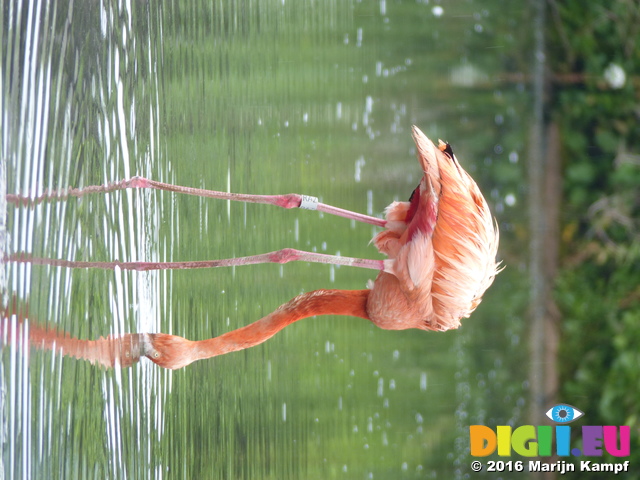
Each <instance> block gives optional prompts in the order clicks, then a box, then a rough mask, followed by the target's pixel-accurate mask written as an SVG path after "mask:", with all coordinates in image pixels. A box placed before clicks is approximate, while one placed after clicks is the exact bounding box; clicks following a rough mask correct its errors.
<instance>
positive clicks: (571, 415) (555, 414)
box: [545, 403, 584, 423]
mask: <svg viewBox="0 0 640 480" xmlns="http://www.w3.org/2000/svg"><path fill="white" fill-rule="evenodd" d="M545 415H546V416H547V417H549V418H550V419H551V420H553V421H554V422H556V423H569V422H573V421H574V420H577V419H578V418H580V417H581V416H583V415H584V412H583V411H582V410H580V409H578V408H576V407H572V406H571V405H567V404H566V403H565V404H562V403H561V404H558V405H556V406H554V407H551V408H550V409H549V411H548V412H547V413H546V414H545Z"/></svg>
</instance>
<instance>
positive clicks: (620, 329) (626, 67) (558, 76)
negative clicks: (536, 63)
mask: <svg viewBox="0 0 640 480" xmlns="http://www.w3.org/2000/svg"><path fill="white" fill-rule="evenodd" d="M549 6H550V8H549V11H550V22H549V26H550V33H549V54H550V55H549V59H550V67H551V69H552V70H553V72H554V74H553V77H554V79H555V83H554V88H553V94H552V95H553V96H552V98H551V102H550V109H549V112H550V115H551V116H552V119H551V120H552V121H556V122H558V124H559V125H560V128H561V131H562V142H563V144H562V149H563V151H562V154H563V159H564V165H563V168H564V201H563V218H562V230H561V235H562V238H561V240H562V258H561V262H562V264H561V271H560V275H559V277H558V280H557V285H556V295H557V301H558V305H559V307H560V309H561V312H562V317H563V319H562V325H561V329H562V343H561V350H560V358H559V365H560V366H561V367H560V368H561V391H560V392H559V398H561V399H563V401H567V402H575V405H576V406H579V408H581V409H582V410H584V411H585V413H587V414H588V421H589V424H592V425H598V424H600V425H607V424H609V425H623V424H626V425H630V426H631V427H632V431H633V432H634V433H633V434H632V442H634V443H635V442H637V433H638V428H639V427H640V401H639V396H638V387H639V386H640V121H639V120H640V118H639V117H640V102H639V100H640V93H639V91H638V87H639V86H640V79H639V78H638V70H639V68H640V4H638V3H637V2H635V1H631V0H616V1H604V0H600V1H594V2H583V1H580V0H569V1H564V2H562V3H560V2H555V1H551V2H549ZM612 75H613V76H614V77H612ZM616 75H617V76H616ZM631 451H632V458H630V460H631V463H632V464H634V463H638V462H639V461H640V453H638V449H637V448H634V447H633V446H632V449H631ZM634 452H635V453H634ZM636 475H637V474H636ZM636 478H638V477H636Z"/></svg>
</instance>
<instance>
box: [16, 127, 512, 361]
mask: <svg viewBox="0 0 640 480" xmlns="http://www.w3.org/2000/svg"><path fill="white" fill-rule="evenodd" d="M413 139H414V141H415V143H416V146H417V152H418V155H417V156H418V160H419V162H420V166H421V168H422V171H423V172H424V176H423V177H422V179H421V181H420V184H419V185H418V186H417V187H416V188H415V190H414V191H413V193H412V194H411V197H410V199H409V201H408V202H393V203H392V204H391V205H389V206H388V207H387V209H386V212H385V217H386V219H385V220H382V219H378V218H374V217H369V216H366V215H362V214H359V213H355V212H350V211H347V210H342V209H339V208H336V207H332V206H330V205H325V204H322V203H319V202H318V201H317V199H315V198H314V197H307V196H304V195H298V194H290V195H243V194H234V193H225V192H215V191H210V190H202V189H195V188H189V187H181V186H176V185H170V184H166V183H161V182H157V181H153V180H149V179H145V178H141V177H135V178H132V179H129V180H123V181H122V182H119V183H116V184H111V185H105V186H91V187H85V188H83V189H69V190H67V191H65V192H63V193H56V192H54V193H45V194H44V195H41V196H40V197H37V198H34V199H30V198H28V197H22V196H18V195H7V200H8V201H10V202H13V203H15V204H18V205H29V204H34V203H39V202H42V201H44V200H47V199H62V198H66V197H68V196H82V195H85V194H87V193H96V192H110V191H114V190H121V189H125V188H156V189H161V190H167V191H172V192H178V193H187V194H192V195H199V196H204V197H210V198H220V199H226V200H237V201H241V202H252V203H266V204H271V205H276V206H280V207H283V208H297V207H299V208H307V209H315V210H319V211H322V212H326V213H330V214H334V215H338V216H342V217H345V218H350V219H354V220H357V221H361V222H365V223H369V224H372V225H376V226H380V227H383V228H384V230H383V231H382V232H380V233H378V234H377V235H376V236H375V237H374V239H373V242H374V244H375V246H376V248H377V249H378V250H379V251H380V252H381V253H383V254H385V255H386V256H387V257H388V258H387V259H386V260H367V259H358V258H349V257H340V256H332V255H324V254H318V253H311V252H302V251H299V250H294V249H290V248H288V249H283V250H279V251H277V252H271V253H266V254H262V255H255V256H251V257H241V258H234V259H226V260H213V261H205V262H171V263H148V262H75V261H67V260H54V259H39V258H32V257H30V256H28V255H24V254H20V253H18V254H14V255H11V256H9V257H7V260H8V261H14V262H31V263H38V264H47V265H58V266H65V267H76V268H78V267H79V268H115V267H116V266H117V267H119V268H122V269H132V270H153V269H164V268H208V267H219V266H231V265H248V264H254V263H267V262H275V263H286V262H289V261H298V260H300V261H308V262H320V263H333V264H338V265H348V266H357V267H362V268H371V269H375V270H378V271H379V273H378V276H377V277H376V279H375V280H374V281H373V282H370V285H369V288H368V289H365V290H316V291H313V292H308V293H303V294H301V295H299V296H297V297H295V298H294V299H292V300H290V301H289V302H287V303H285V304H284V305H282V306H280V307H279V308H278V309H277V310H275V311H274V312H273V313H271V314H269V315H267V316H266V317H264V318H262V319H260V320H258V321H256V322H254V323H252V324H250V325H247V326H245V327H242V328H239V329H237V330H234V331H231V332H228V333H225V334H223V335H220V336H218V337H215V338H211V339H208V340H197V341H191V340H187V339H185V338H182V337H179V336H176V335H168V334H164V333H143V334H127V335H124V336H122V337H118V338H115V339H114V338H108V339H102V338H101V339H99V340H96V341H94V342H98V343H94V344H93V345H92V348H93V349H98V348H101V349H102V350H101V351H102V352H103V353H102V354H101V355H99V357H100V358H99V359H96V358H95V355H94V357H92V358H89V354H88V353H87V350H86V348H84V347H81V346H80V344H77V343H73V342H88V341H86V340H78V339H72V338H70V337H68V336H65V335H62V336H61V337H59V339H58V343H55V342H53V341H52V338H48V337H47V335H46V334H43V335H40V336H39V337H38V339H37V342H38V344H39V345H40V346H41V347H42V348H54V347H55V346H56V345H57V346H58V347H56V348H60V349H62V350H63V351H64V347H63V346H60V345H62V343H64V342H63V340H64V339H66V340H64V341H66V342H67V347H66V348H67V352H68V353H69V354H70V355H73V356H76V357H78V358H87V359H89V360H93V361H97V362H98V363H102V364H104V365H107V366H113V365H114V364H116V363H119V364H120V365H122V366H128V365H131V364H132V363H134V362H136V361H137V360H138V359H139V358H140V356H146V357H147V358H149V359H150V360H151V361H152V362H154V363H156V364H157V365H160V366H161V367H164V368H170V369H177V368H182V367H184V366H186V365H189V364H190V363H192V362H195V361H196V360H202V359H206V358H210V357H214V356H217V355H223V354H225V353H229V352H234V351H238V350H243V349H245V348H249V347H253V346H255V345H258V344H260V343H262V342H264V341H265V340H267V339H269V338H271V337H272V336H273V335H275V334H276V333H277V332H279V331H280V330H282V329H283V328H284V327H286V326H287V325H289V324H291V323H293V322H295V321H297V320H300V319H302V318H307V317H312V316H316V315H347V316H352V317H361V318H364V319H367V320H370V321H371V322H373V323H374V324H375V325H377V326H378V327H380V328H383V329H388V330H404V329H409V328H417V329H421V330H435V331H445V330H449V329H452V328H458V327H459V326H460V320H461V319H462V318H465V317H469V315H470V314H471V313H472V312H473V311H474V310H475V308H476V307H477V306H478V304H479V303H480V301H481V299H482V295H483V294H484V292H485V291H486V289H487V288H488V287H489V286H490V285H491V283H492V282H493V279H494V277H495V275H496V274H497V273H498V272H499V271H500V269H499V266H498V263H497V262H496V254H497V249H498V237H499V235H498V228H497V225H496V223H495V221H494V220H493V218H492V217H491V213H490V211H489V207H488V205H487V202H486V200H485V199H484V197H483V196H482V193H481V192H480V190H479V189H478V186H477V185H476V183H475V182H474V181H473V179H472V178H471V176H470V175H469V174H468V173H467V172H466V171H465V170H464V169H463V168H462V167H461V166H460V164H459V163H458V161H457V159H456V157H455V156H454V155H453V152H452V150H451V147H450V146H449V144H445V143H442V142H440V144H439V145H438V146H436V145H435V144H434V143H433V142H431V140H429V139H428V138H427V137H426V136H425V135H424V134H423V133H422V132H421V131H420V130H419V129H418V128H417V127H413ZM5 317H6V315H5ZM40 330H42V329H40ZM38 332H40V331H38ZM47 332H51V331H47ZM40 333H41V332H40ZM49 335H53V333H49ZM70 342H71V343H70ZM114 342H116V343H117V342H121V343H122V345H119V344H118V345H116V343H114ZM32 343H33V342H32ZM114 345H115V346H114ZM105 352H106V353H105Z"/></svg>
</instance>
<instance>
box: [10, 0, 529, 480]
mask: <svg viewBox="0 0 640 480" xmlns="http://www.w3.org/2000/svg"><path fill="white" fill-rule="evenodd" d="M494 3H495V2H467V1H465V2H463V1H460V2H451V4H449V3H447V5H445V6H443V7H440V6H439V5H436V4H432V3H430V2H413V1H406V2H385V1H380V2H365V1H362V2H344V3H343V2H332V1H326V2H324V1H323V2H283V1H277V2H276V1H268V2H244V1H238V2H235V1H221V2H213V3H208V2H201V1H195V2H174V3H167V4H164V3H159V2H158V3H156V2H149V4H147V3H145V2H131V3H127V2H109V1H105V2H100V3H98V2H90V3H89V4H86V3H85V2H61V1H59V2H51V3H48V2H37V1H34V2H31V3H25V4H22V5H13V4H11V5H10V6H9V7H8V8H4V13H3V15H4V16H3V23H2V25H3V33H2V42H3V49H2V51H3V58H2V76H1V78H2V125H3V127H2V153H3V155H2V159H3V165H2V167H3V168H2V174H3V175H5V174H6V178H5V180H6V191H7V192H15V193H22V194H24V195H32V196H36V195H39V194H42V193H43V192H44V191H45V190H47V189H48V190H52V189H64V188H66V187H69V186H78V187H81V186H85V185H94V184H104V183H110V182H114V181H117V180H120V179H123V178H127V177H130V176H132V175H142V176H146V177H150V178H154V179H158V180H161V181H165V182H172V183H177V184H181V185H189V186H197V187H203V188H210V189H215V190H226V191H232V192H246V193H257V194H270V193H289V192H297V193H305V194H311V195H316V196H318V197H320V199H321V201H323V202H325V203H329V204H332V205H336V206H340V207H343V208H347V209H351V210H355V211H360V212H363V213H368V214H370V215H381V214H382V211H383V209H384V207H385V206H386V205H387V204H389V203H390V202H391V201H393V200H405V199H407V197H408V195H409V194H410V192H411V191H412V190H413V188H414V187H415V185H416V184H417V182H418V181H419V178H420V176H421V172H420V170H419V168H418V164H417V161H416V160H415V151H414V148H413V144H412V141H411V137H410V127H411V125H412V124H417V125H419V126H420V127H421V128H422V129H423V130H424V131H425V133H427V135H429V136H430V137H432V138H438V137H441V138H444V139H446V140H448V141H449V142H451V143H452V144H453V146H454V149H455V150H456V153H457V154H458V155H459V156H460V158H461V159H462V161H463V163H464V165H465V167H466V168H468V170H470V171H471V172H472V174H473V175H474V176H475V177H476V178H477V179H478V180H479V183H481V186H482V188H483V190H484V191H485V192H486V193H487V197H488V199H489V200H490V203H491V204H492V207H494V209H495V211H496V212H497V215H498V216H499V218H501V220H500V221H501V226H503V227H504V229H506V234H503V239H505V238H506V241H507V242H510V241H513V237H514V234H510V233H509V232H510V231H515V230H517V228H516V227H517V220H516V221H515V223H514V221H513V220H514V218H515V219H517V215H516V214H515V213H513V212H514V210H513V209H511V208H512V207H514V202H515V199H516V198H519V196H520V194H521V192H520V191H519V189H518V188H519V187H518V184H519V181H520V178H521V176H520V175H521V172H520V166H519V165H520V162H519V160H518V159H519V157H518V155H519V152H522V150H523V142H522V130H523V127H524V126H525V125H524V122H523V120H522V112H523V111H526V110H525V109H523V107H520V106H518V105H521V103H520V104H519V103H517V102H518V101H520V102H521V101H522V100H523V99H526V98H523V97H525V95H526V89H525V88H524V87H523V86H522V85H502V84H500V83H499V82H496V81H495V75H496V73H497V72H499V71H500V70H501V69H502V68H505V63H508V62H507V60H510V59H511V56H510V55H514V54H512V53H510V52H511V51H512V49H513V48H514V45H515V44H516V43H517V39H514V38H513V36H512V34H510V33H506V32H508V31H510V30H512V25H509V24H508V19H509V18H512V17H513V16H516V15H518V14H519V11H518V9H517V8H515V7H509V8H513V10H514V11H513V12H505V7H504V6H501V7H500V8H499V9H497V8H496V9H492V8H493V5H494ZM505 17H506V18H507V20H504V18H505ZM514 58H516V59H517V57H514ZM520 154H521V153H520ZM2 187H3V188H4V187H5V185H4V182H3V185H2ZM0 193H2V192H0ZM1 197H2V198H4V194H2V195H1ZM510 209H511V210H510ZM2 213H3V214H4V213H5V211H4V209H3V212H2ZM2 224H3V225H4V222H3V223H2ZM514 225H515V226H514ZM376 231H377V230H376V229H375V228H373V227H371V226H368V225H364V224H355V223H354V222H351V221H348V220H344V219H341V218H337V217H331V216H327V215H324V216H323V215H320V214H317V213H316V212H305V211H284V210H279V209H276V208H274V207H269V206H263V205H243V204H232V203H228V202H224V201H217V200H203V199H199V198H193V197H187V196H179V195H174V194H169V193H162V192H157V191H143V190H135V191H122V192H115V193H111V194H108V195H93V196H90V197H83V198H82V199H70V200H68V201H62V202H44V203H42V204H39V205H37V206H35V207H32V208H15V207H14V206H9V207H8V208H7V209H6V242H4V243H3V245H4V248H5V251H7V252H10V253H11V252H28V253H31V254H33V255H34V256H43V257H52V258H65V259H75V260H112V259H120V260H149V261H180V260H204V259H216V258H228V257H233V256H243V255H251V254H256V253H263V252H267V251H272V250H277V249H280V248H284V247H293V248H298V249H301V250H310V251H317V252H323V253H329V254H341V255H347V256H354V257H365V258H380V256H379V255H378V254H377V252H375V250H374V248H373V247H372V246H371V245H369V244H368V242H369V240H370V239H371V237H372V235H373V234H374V233H376ZM510 238H511V239H512V240H510ZM503 255H504V254H503ZM512 260H515V265H513V261H512V265H513V269H512V273H508V272H505V273H504V274H503V275H502V277H503V278H506V279H509V280H504V281H511V282H517V276H518V275H517V272H518V268H519V265H518V263H517V262H518V260H517V257H515V258H512ZM374 273H375V272H372V271H360V270H357V269H348V268H345V267H343V268H337V267H332V266H325V265H314V264H304V263H302V264H288V265H285V266H280V265H258V266H249V267H239V268H234V269H218V270H202V271H188V272H187V271H176V272H144V273H141V272H133V273H132V272H124V271H118V270H116V271H115V272H114V271H99V270H70V269H63V268H57V267H41V266H31V265H24V264H11V263H9V264H6V266H5V269H4V270H3V275H5V278H4V283H3V288H4V291H3V294H4V302H5V304H9V303H10V302H12V301H13V299H15V301H16V304H17V305H18V309H19V310H20V312H21V315H22V316H23V317H25V318H28V319H29V321H31V322H38V323H39V324H46V325H49V326H55V327H57V328H59V329H60V330H63V331H66V332H69V333H70V334H71V335H73V336H76V337H78V338H87V339H94V338H97V337H99V336H106V335H109V334H116V335H117V334H121V333H128V332H154V331H161V332H165V333H173V334H177V335H181V336H184V337H187V338H191V339H203V338H209V337H212V336H216V335H219V334H221V333H224V332H226V331H228V330H231V329H234V328H237V327H240V326H243V325H246V324H247V323H249V322H252V321H254V320H256V319H258V318H260V317H262V316H264V315H266V314H267V313H269V312H271V311H272V310H274V309H275V308H276V307H277V306H278V305H280V304H282V303H284V302H285V301H287V300H289V299H290V298H292V297H293V296H295V295H297V294H299V293H301V292H303V291H310V290H313V289H317V288H326V287H331V288H344V289H359V288H363V287H364V286H365V285H366V282H367V280H368V279H370V278H373V276H374ZM503 285H504V284H503ZM501 288H503V287H501V280H500V277H499V279H498V281H497V282H496V286H495V287H493V290H492V292H491V293H490V294H489V296H488V298H487V301H486V302H485V304H483V306H482V307H481V308H480V309H479V310H478V311H477V312H476V313H475V314H474V316H473V317H472V319H470V320H467V323H465V328H463V329H462V330H460V331H456V332H449V333H446V334H436V333H426V332H417V331H416V332H413V331H409V332H385V331H381V330H379V329H376V328H375V327H374V326H372V325H370V324H368V322H366V321H364V320H361V319H355V318H346V317H340V318H339V317H335V318H334V317H329V318H326V317H320V318H315V319H307V320H304V321H302V322H300V323H299V324H296V325H293V326H291V327H289V328H287V329H286V330H284V331H283V332H282V333H280V334H278V335H277V336H276V337H274V338H273V339H271V340H270V341H269V342H267V343H266V344H264V345H261V346H259V347H256V348H253V349H251V350H248V351H243V352H239V353H234V354H230V355H228V356H224V357H220V358H216V359H211V360H206V361H201V362H198V363H196V364H193V365H192V366H189V367H188V368H185V369H183V370H180V371H177V372H170V371H165V370H161V369H159V368H158V367H156V366H154V365H152V364H151V363H150V362H148V361H146V360H143V361H142V362H141V363H140V364H137V365H135V366H134V367H132V368H128V369H116V370H104V369H101V368H99V367H96V366H94V365H90V364H88V363H87V362H83V361H78V360H75V359H72V358H64V357H62V356H59V355H56V354H52V353H51V352H50V351H49V352H48V351H40V350H35V349H31V350H30V349H28V348H24V346H23V347H22V348H20V347H19V346H16V345H7V346H4V348H3V351H2V357H0V359H1V361H2V370H1V371H2V375H3V377H2V379H3V390H2V392H3V397H2V401H3V425H4V430H3V455H2V462H3V471H4V473H5V476H6V478H250V479H255V478H264V479H268V478H274V479H284V478H291V479H298V478H309V479H311V478H319V479H320V478H321V479H327V478H453V477H456V476H457V477H460V478H461V477H462V476H464V475H465V473H466V472H467V468H468V463H469V462H468V459H467V450H466V449H465V448H466V447H465V441H466V440H465V435H466V428H467V427H468V425H469V424H470V423H471V422H472V421H478V422H481V421H499V422H503V423H504V422H505V421H509V420H510V421H513V420H514V419H517V418H518V415H519V414H520V412H521V410H522V408H523V400H522V396H523V393H522V392H523V388H524V386H523V381H524V378H525V375H526V373H525V372H526V369H523V370H522V371H520V370H519V369H518V368H516V367H515V364H514V363H513V362H514V359H516V360H517V359H519V356H518V355H520V353H519V351H520V350H521V345H520V340H519V336H520V335H521V329H522V327H521V325H520V323H521V322H520V319H519V317H518V314H517V312H518V306H519V302H521V301H522V299H517V298H515V299H514V298H511V299H508V300H504V298H503V297H501V296H500V293H499V292H500V291H501V290H500V289H501ZM494 292H495V293H494ZM498 298H500V302H502V304H503V305H502V308H501V309H498V308H497V307H496V304H497V302H496V300H497V299H498ZM486 304H489V305H486ZM14 319H15V317H14ZM467 325H468V327H467ZM519 325H520V326H519ZM497 332H500V333H499V334H498V333H497Z"/></svg>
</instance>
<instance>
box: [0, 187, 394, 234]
mask: <svg viewBox="0 0 640 480" xmlns="http://www.w3.org/2000/svg"><path fill="white" fill-rule="evenodd" d="M128 188H154V189H156V190H164V191H167V192H175V193H184V194H186V195H195V196H198V197H206V198H217V199H220V200H232V201H236V202H245V203H263V204H268V205H275V206H277V207H281V208H303V209H306V210H318V211H319V212H324V213H328V214H330V215H337V216H339V217H344V218H348V219H350V220H355V221H357V222H363V223H368V224H371V225H375V226H378V227H384V226H385V225H386V223H387V222H386V220H384V219H382V218H376V217H371V216H369V215H364V214H362V213H357V212H352V211H350V210H344V209H342V208H338V207H333V206H331V205H327V204H324V203H321V202H319V201H318V199H317V198H316V197H311V196H309V195H301V194H298V193H290V194H287V195H249V194H244V193H228V192H218V191H215V190H205V189H202V188H193V187H183V186H180V185H173V184H171V183H164V182H158V181H156V180H150V179H148V178H143V177H132V178H128V179H125V180H121V181H120V182H116V183H110V184H107V185H89V186H87V187H84V188H68V189H65V190H54V191H51V192H49V191H45V192H44V193H43V194H42V195H39V196H37V197H33V198H31V197H27V196H22V195H16V194H11V193H10V194H7V197H6V198H7V201H8V202H9V203H13V204H15V205H23V206H28V205H38V204H40V203H42V202H44V201H52V200H64V199H66V198H68V197H83V196H85V195H88V194H92V193H109V192H115V191H117V190H126V189H128Z"/></svg>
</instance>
